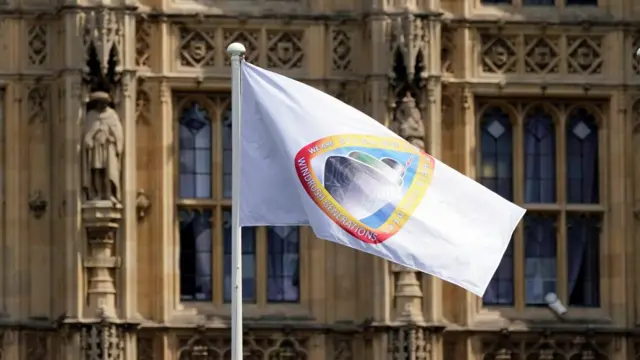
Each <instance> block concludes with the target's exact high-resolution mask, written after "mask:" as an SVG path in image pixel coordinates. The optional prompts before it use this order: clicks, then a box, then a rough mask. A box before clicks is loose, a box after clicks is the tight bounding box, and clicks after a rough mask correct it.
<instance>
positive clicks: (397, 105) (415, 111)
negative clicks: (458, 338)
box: [387, 10, 428, 323]
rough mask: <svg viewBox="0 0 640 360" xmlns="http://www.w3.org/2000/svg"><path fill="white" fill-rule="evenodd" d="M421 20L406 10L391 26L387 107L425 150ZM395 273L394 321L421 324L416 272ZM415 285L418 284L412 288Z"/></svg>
mask: <svg viewBox="0 0 640 360" xmlns="http://www.w3.org/2000/svg"><path fill="white" fill-rule="evenodd" d="M424 26H425V24H424V20H423V19H420V18H416V17H414V16H413V15H412V14H411V13H410V12H409V11H408V10H407V11H406V12H405V13H404V14H403V15H402V16H399V17H396V18H395V19H394V20H393V23H392V41H391V44H392V48H391V53H392V54H393V57H394V58H393V60H394V61H393V68H392V69H390V70H391V71H390V74H389V95H388V97H387V98H388V99H389V100H390V104H389V107H390V109H391V110H392V111H393V112H392V117H391V118H392V121H391V123H390V125H389V127H390V129H391V130H393V131H395V132H396V133H397V134H398V135H400V136H402V137H403V138H405V139H406V140H407V141H409V142H410V143H411V144H413V145H414V146H417V147H418V148H420V149H424V148H425V143H424V139H425V135H426V134H425V128H424V122H423V118H422V114H421V111H420V107H419V105H420V101H422V105H426V104H425V103H426V102H427V99H425V97H426V95H427V91H426V89H425V88H426V81H425V80H426V77H425V72H426V65H425V62H424V54H425V49H426V48H427V47H428V43H427V42H428V38H427V35H426V31H425V29H424ZM392 269H393V272H394V273H395V275H396V276H395V286H396V312H395V318H394V320H395V321H398V322H405V323H418V322H422V318H423V317H422V306H421V300H422V291H421V290H420V286H419V282H418V278H417V275H416V272H415V271H414V270H411V269H409V268H405V267H402V266H396V265H392ZM415 284H418V285H417V286H415Z"/></svg>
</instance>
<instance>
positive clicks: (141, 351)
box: [138, 336, 154, 360]
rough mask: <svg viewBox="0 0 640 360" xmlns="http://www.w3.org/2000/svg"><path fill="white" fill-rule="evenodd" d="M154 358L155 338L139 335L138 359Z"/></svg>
mask: <svg viewBox="0 0 640 360" xmlns="http://www.w3.org/2000/svg"><path fill="white" fill-rule="evenodd" d="M153 359H154V353H153V338H151V337H143V336H138V360H153Z"/></svg>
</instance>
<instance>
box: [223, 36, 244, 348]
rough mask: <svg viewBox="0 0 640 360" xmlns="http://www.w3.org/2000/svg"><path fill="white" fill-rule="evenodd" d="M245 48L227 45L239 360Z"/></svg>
mask: <svg viewBox="0 0 640 360" xmlns="http://www.w3.org/2000/svg"><path fill="white" fill-rule="evenodd" d="M245 52H246V49H245V47H244V45H242V44H240V43H232V44H230V45H229V46H228V47H227V54H229V55H230V56H231V149H232V150H233V151H232V152H231V179H232V181H231V244H232V245H231V259H232V260H231V282H232V283H233V289H232V292H231V360H242V358H243V351H242V228H241V227H240V160H241V159H240V130H241V127H240V121H241V114H240V111H241V104H240V100H241V99H240V96H241V93H242V90H241V84H242V83H241V76H242V72H241V69H240V64H241V63H242V57H243V56H244V53H245Z"/></svg>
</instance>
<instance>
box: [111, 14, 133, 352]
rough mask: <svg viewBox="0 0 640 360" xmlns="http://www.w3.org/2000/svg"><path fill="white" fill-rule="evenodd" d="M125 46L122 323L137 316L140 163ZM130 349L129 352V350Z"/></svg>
mask: <svg viewBox="0 0 640 360" xmlns="http://www.w3.org/2000/svg"><path fill="white" fill-rule="evenodd" d="M123 17H124V19H123V24H122V27H123V29H122V31H123V32H124V33H125V34H135V26H136V21H135V17H134V14H133V13H131V14H124V15H123ZM122 40H123V42H122V49H120V52H121V53H122V59H123V64H122V66H123V74H122V84H121V99H120V104H119V105H118V109H117V110H118V112H119V115H120V119H121V121H122V127H123V132H124V159H123V162H122V169H123V171H122V173H123V175H122V200H123V206H124V209H123V220H122V228H121V231H120V236H119V239H118V241H119V244H118V245H120V246H116V251H117V252H118V255H119V256H120V257H121V258H122V260H123V265H124V266H123V267H121V268H120V270H119V271H120V276H118V279H119V280H120V286H118V289H117V290H118V293H119V294H118V298H119V299H120V302H119V304H120V305H119V307H120V308H119V309H118V313H119V315H120V317H121V318H122V319H125V320H130V319H131V318H133V317H134V316H135V315H136V313H137V288H136V283H137V282H138V278H137V256H136V252H137V247H138V242H137V227H138V221H137V210H136V197H137V190H138V186H137V181H136V172H137V166H136V165H137V163H136V160H137V159H136V87H137V82H136V71H135V68H136V67H135V54H136V47H135V46H136V45H135V38H134V37H133V36H124V37H123V39H122ZM127 348H130V347H129V346H127Z"/></svg>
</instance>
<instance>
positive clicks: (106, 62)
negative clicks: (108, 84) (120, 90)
mask: <svg viewBox="0 0 640 360" xmlns="http://www.w3.org/2000/svg"><path fill="white" fill-rule="evenodd" d="M122 39H123V34H122V14H120V13H118V12H115V11H112V10H110V9H109V8H106V7H101V8H98V9H95V10H90V11H87V12H86V13H85V14H84V33H83V40H84V45H85V48H86V50H87V65H88V66H89V69H88V70H89V72H95V68H96V67H97V68H99V69H100V70H101V72H102V73H107V72H108V71H111V72H112V74H113V75H115V74H116V73H119V72H120V70H121V69H117V68H116V67H118V64H119V63H120V54H119V52H118V49H121V48H122ZM90 61H93V62H94V63H93V64H90V63H89V62H90ZM108 69H109V70H108ZM93 75H96V74H95V73H94V74H93ZM112 85H113V83H112Z"/></svg>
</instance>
